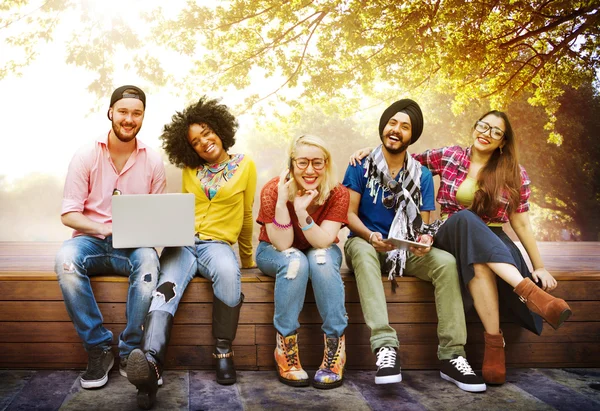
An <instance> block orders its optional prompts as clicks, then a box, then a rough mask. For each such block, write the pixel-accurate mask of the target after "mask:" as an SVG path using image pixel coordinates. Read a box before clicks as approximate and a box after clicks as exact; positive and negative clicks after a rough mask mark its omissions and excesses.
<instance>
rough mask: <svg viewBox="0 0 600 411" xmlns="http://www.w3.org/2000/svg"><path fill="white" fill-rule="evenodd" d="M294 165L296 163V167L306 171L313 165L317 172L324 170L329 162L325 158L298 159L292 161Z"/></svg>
mask: <svg viewBox="0 0 600 411" xmlns="http://www.w3.org/2000/svg"><path fill="white" fill-rule="evenodd" d="M292 160H293V161H294V163H296V167H298V168H299V169H300V170H306V169H307V168H308V165H309V164H312V168H313V169H315V170H317V171H318V170H323V168H325V164H327V160H325V159H323V158H306V157H298V158H293V159H292Z"/></svg>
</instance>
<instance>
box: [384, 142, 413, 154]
mask: <svg viewBox="0 0 600 411" xmlns="http://www.w3.org/2000/svg"><path fill="white" fill-rule="evenodd" d="M386 141H389V139H388V140H386ZM383 146H384V147H385V149H386V151H387V152H388V153H390V154H400V153H403V152H405V151H406V149H407V148H408V146H410V140H409V141H408V142H406V143H404V142H403V141H401V142H400V147H397V148H392V147H389V145H388V144H385V143H384V144H383Z"/></svg>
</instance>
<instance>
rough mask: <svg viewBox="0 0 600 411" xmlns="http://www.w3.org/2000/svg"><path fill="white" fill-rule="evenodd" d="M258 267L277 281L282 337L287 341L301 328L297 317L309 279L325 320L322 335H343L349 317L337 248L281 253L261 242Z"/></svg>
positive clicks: (276, 318)
mask: <svg viewBox="0 0 600 411" xmlns="http://www.w3.org/2000/svg"><path fill="white" fill-rule="evenodd" d="M256 264H257V265H258V268H260V270H261V271H262V272H263V273H265V274H266V275H268V276H270V277H275V315H274V316H273V323H274V325H275V329H277V331H278V332H279V333H280V334H281V335H283V336H284V337H287V336H289V335H292V334H294V332H295V331H296V330H297V329H298V328H300V323H299V322H298V316H299V315H300V312H301V311H302V306H303V305H304V298H305V295H306V286H307V284H308V280H309V279H310V281H311V283H312V289H313V292H314V295H315V301H316V303H317V308H318V310H319V314H320V315H321V319H322V320H323V326H322V327H321V329H322V330H323V333H325V334H326V335H327V336H328V337H331V338H338V337H341V336H342V335H343V334H344V330H345V329H346V326H347V325H348V317H347V316H346V308H345V306H344V282H343V281H342V278H341V276H340V266H341V265H342V252H341V251H340V249H339V247H338V246H337V245H335V244H332V245H331V246H329V247H328V248H325V249H315V248H309V249H308V250H304V251H300V250H298V249H296V248H290V249H287V250H284V251H278V250H277V249H276V248H275V247H273V246H272V245H271V244H269V243H267V242H264V241H261V242H260V243H259V244H258V248H257V249H256Z"/></svg>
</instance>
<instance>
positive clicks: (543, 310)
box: [514, 278, 571, 330]
mask: <svg viewBox="0 0 600 411" xmlns="http://www.w3.org/2000/svg"><path fill="white" fill-rule="evenodd" d="M514 292H515V293H516V294H517V295H519V297H520V298H521V301H523V302H524V303H525V304H526V305H527V308H529V309H530V310H531V311H533V312H534V313H536V314H539V315H540V316H541V317H542V318H543V319H544V320H546V322H547V323H548V324H550V325H551V326H552V328H554V329H555V330H556V329H557V328H558V327H560V326H561V324H562V323H563V322H565V321H566V320H567V319H568V318H569V317H570V316H571V308H570V307H569V305H568V304H567V303H566V302H565V300H563V299H561V298H556V297H553V296H551V295H550V294H548V293H547V292H545V291H544V290H542V289H541V288H539V287H538V286H537V285H535V283H534V282H533V281H531V279H529V278H525V279H523V281H521V282H520V283H519V285H517V287H516V288H515V289H514Z"/></svg>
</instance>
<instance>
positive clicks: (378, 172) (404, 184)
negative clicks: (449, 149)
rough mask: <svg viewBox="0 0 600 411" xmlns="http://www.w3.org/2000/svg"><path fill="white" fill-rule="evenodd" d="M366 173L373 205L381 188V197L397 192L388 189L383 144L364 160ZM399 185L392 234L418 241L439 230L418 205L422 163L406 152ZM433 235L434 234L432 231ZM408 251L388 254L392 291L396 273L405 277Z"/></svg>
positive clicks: (387, 170)
mask: <svg viewBox="0 0 600 411" xmlns="http://www.w3.org/2000/svg"><path fill="white" fill-rule="evenodd" d="M364 168H365V174H364V176H365V177H367V188H368V189H369V190H370V191H369V194H370V195H371V197H373V204H375V203H376V202H377V196H378V195H379V191H381V199H382V201H383V199H384V198H385V197H387V196H388V195H390V194H391V195H394V192H393V191H392V190H390V188H389V182H390V181H392V180H394V179H393V178H392V176H391V175H390V172H389V169H388V165H387V162H386V161H385V157H384V156H383V149H382V146H381V145H379V146H378V147H377V148H376V149H375V150H373V152H372V153H371V154H370V155H369V156H368V157H367V159H366V161H365V163H364ZM398 182H399V184H400V186H399V187H398V189H397V190H396V191H398V193H396V194H395V195H394V209H395V211H396V214H395V216H394V220H393V221H392V225H391V227H390V232H389V237H390V238H391V237H393V238H400V239H403V240H411V241H415V240H416V239H417V236H418V235H419V234H423V233H427V234H432V232H433V233H435V231H437V230H436V229H435V227H434V226H433V225H432V226H428V225H426V224H424V223H423V220H422V219H421V214H420V211H419V207H420V206H421V205H422V198H421V164H420V163H419V162H418V161H416V160H415V159H413V158H412V156H411V155H410V154H409V153H408V152H406V157H405V160H404V167H403V169H402V171H401V172H400V176H399V178H398ZM432 235H433V234H432ZM406 257H407V254H406V251H405V250H393V251H389V252H388V253H387V258H386V269H387V270H388V278H389V280H390V281H392V291H394V292H395V290H396V287H397V286H398V284H397V282H396V279H395V278H394V276H402V274H403V272H404V267H405V265H406Z"/></svg>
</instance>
